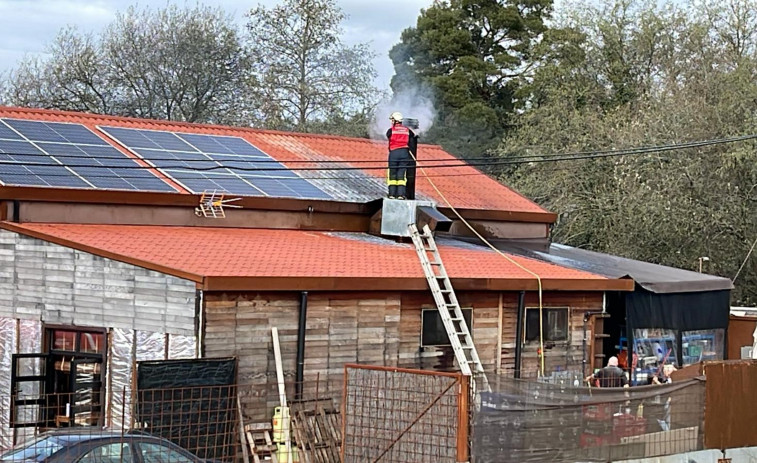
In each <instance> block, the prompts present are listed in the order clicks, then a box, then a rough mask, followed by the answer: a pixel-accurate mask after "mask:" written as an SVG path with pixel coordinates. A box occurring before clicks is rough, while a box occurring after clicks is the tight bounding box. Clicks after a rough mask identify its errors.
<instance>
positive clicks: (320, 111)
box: [247, 0, 377, 131]
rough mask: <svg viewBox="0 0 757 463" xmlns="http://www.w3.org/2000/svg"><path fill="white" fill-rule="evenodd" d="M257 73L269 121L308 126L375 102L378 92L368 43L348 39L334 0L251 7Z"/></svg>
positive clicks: (301, 0)
mask: <svg viewBox="0 0 757 463" xmlns="http://www.w3.org/2000/svg"><path fill="white" fill-rule="evenodd" d="M248 16H249V23H248V25H247V29H248V32H249V44H250V46H249V49H250V53H251V54H252V55H253V62H254V65H253V67H252V68H251V74H252V76H253V77H254V79H256V80H257V81H258V82H259V83H260V85H261V87H260V92H261V93H260V95H261V101H263V102H264V103H263V106H262V110H263V112H264V114H265V115H266V118H267V121H268V125H269V126H271V127H274V128H296V129H297V130H300V131H307V130H308V129H309V128H310V127H311V125H312V124H314V123H317V122H322V121H324V120H326V119H331V118H335V117H337V118H338V117H347V118H349V117H350V116H351V115H353V114H360V113H361V112H363V110H364V108H366V107H368V106H370V104H371V103H372V100H373V99H375V96H376V95H377V91H376V89H375V88H373V86H372V81H373V79H374V78H375V76H376V72H375V70H374V68H373V65H372V63H371V60H372V58H373V56H374V55H373V54H372V53H371V52H370V51H369V48H368V45H367V44H358V45H355V46H352V47H349V46H345V45H344V44H342V42H341V39H340V35H341V33H342V30H341V29H340V26H339V25H340V23H341V22H342V21H343V20H344V18H345V16H344V14H343V13H342V11H341V10H340V9H339V8H338V7H337V5H336V2H335V1H334V0H285V1H283V2H282V3H281V4H280V5H277V6H275V7H273V8H271V9H267V8H265V7H263V6H262V5H261V6H258V7H257V8H254V9H253V10H251V11H250V12H249V15H248Z"/></svg>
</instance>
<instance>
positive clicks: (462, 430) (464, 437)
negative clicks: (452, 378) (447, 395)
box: [456, 375, 470, 463]
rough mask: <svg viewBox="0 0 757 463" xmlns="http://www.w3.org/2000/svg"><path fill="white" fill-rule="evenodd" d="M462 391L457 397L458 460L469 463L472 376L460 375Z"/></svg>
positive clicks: (460, 462)
mask: <svg viewBox="0 0 757 463" xmlns="http://www.w3.org/2000/svg"><path fill="white" fill-rule="evenodd" d="M459 381H460V390H459V392H458V395H457V459H456V461H457V462H458V463H462V462H467V461H469V458H468V435H469V433H468V430H469V426H470V418H469V415H468V405H469V398H470V376H465V375H460V376H459Z"/></svg>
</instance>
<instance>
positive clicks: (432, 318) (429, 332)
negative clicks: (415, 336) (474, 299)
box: [421, 309, 473, 346]
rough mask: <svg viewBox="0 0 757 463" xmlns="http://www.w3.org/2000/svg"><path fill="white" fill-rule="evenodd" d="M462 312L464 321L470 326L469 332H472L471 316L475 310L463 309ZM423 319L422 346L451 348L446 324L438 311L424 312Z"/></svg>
mask: <svg viewBox="0 0 757 463" xmlns="http://www.w3.org/2000/svg"><path fill="white" fill-rule="evenodd" d="M462 311H463V319H465V323H467V324H468V330H469V331H471V332H472V331H473V325H472V324H471V316H472V313H473V310H472V309H462ZM422 317H423V319H422V320H421V323H422V324H423V327H422V331H421V346H449V345H450V343H449V337H448V336H447V330H446V329H444V323H443V322H442V316H441V315H439V311H438V310H436V309H429V310H423V311H422Z"/></svg>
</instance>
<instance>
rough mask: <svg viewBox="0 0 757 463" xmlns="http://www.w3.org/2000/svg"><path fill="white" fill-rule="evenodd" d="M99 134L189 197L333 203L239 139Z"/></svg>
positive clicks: (115, 130)
mask: <svg viewBox="0 0 757 463" xmlns="http://www.w3.org/2000/svg"><path fill="white" fill-rule="evenodd" d="M100 130H102V131H103V132H105V133H107V134H108V135H110V136H111V137H113V138H114V139H116V140H118V141H119V142H120V143H121V144H122V145H123V146H125V147H127V148H129V149H130V150H132V151H133V152H134V153H136V154H138V155H139V156H141V157H142V158H144V159H145V160H147V161H149V162H150V163H151V164H153V165H154V166H155V167H157V168H159V169H161V171H163V172H164V173H166V174H167V175H170V176H171V177H173V178H174V179H175V180H176V181H177V182H179V183H181V184H182V185H184V186H185V187H186V188H187V189H189V190H190V191H192V192H193V193H201V192H203V191H206V190H214V189H217V190H222V191H225V192H227V193H232V194H239V195H248V196H275V197H284V198H313V199H331V196H329V195H328V194H327V193H325V192H324V191H322V190H321V189H319V188H317V187H316V186H314V185H313V184H312V183H310V182H308V181H307V180H305V179H304V178H302V177H300V176H299V175H297V174H296V173H294V172H292V171H290V170H287V169H286V167H284V165H283V164H280V163H278V162H276V161H275V160H274V159H273V158H271V157H270V156H269V155H267V154H266V153H264V152H263V151H261V150H260V149H258V148H257V147H256V146H254V145H252V144H251V143H249V142H248V141H247V140H245V139H243V138H239V137H228V136H220V135H203V134H190V133H179V132H164V131H158V130H141V129H127V128H122V127H100ZM197 169H208V170H197ZM255 169H261V170H255ZM272 169H275V170H272Z"/></svg>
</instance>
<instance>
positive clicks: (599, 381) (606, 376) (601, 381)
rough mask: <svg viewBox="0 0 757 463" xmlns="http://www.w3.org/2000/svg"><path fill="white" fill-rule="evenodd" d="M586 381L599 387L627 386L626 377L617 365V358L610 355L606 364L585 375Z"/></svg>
mask: <svg viewBox="0 0 757 463" xmlns="http://www.w3.org/2000/svg"><path fill="white" fill-rule="evenodd" d="M586 382H588V383H589V384H596V385H597V386H599V387H628V386H629V384H628V378H627V377H626V374H625V372H624V371H623V370H621V369H620V367H618V358H617V357H610V358H609V360H607V366H606V367H604V368H602V369H601V370H599V371H598V372H596V373H594V374H591V375H589V376H587V377H586Z"/></svg>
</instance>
